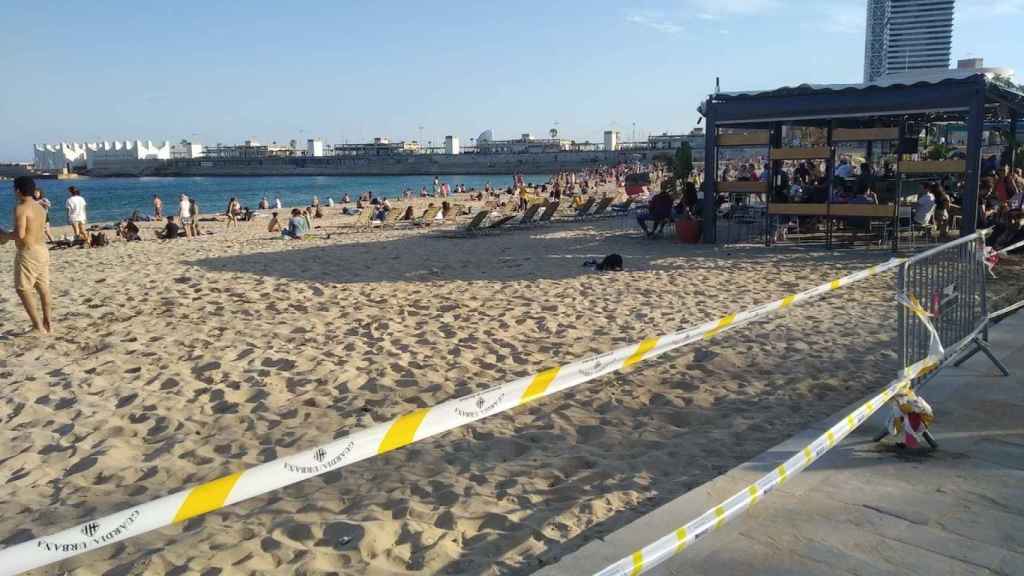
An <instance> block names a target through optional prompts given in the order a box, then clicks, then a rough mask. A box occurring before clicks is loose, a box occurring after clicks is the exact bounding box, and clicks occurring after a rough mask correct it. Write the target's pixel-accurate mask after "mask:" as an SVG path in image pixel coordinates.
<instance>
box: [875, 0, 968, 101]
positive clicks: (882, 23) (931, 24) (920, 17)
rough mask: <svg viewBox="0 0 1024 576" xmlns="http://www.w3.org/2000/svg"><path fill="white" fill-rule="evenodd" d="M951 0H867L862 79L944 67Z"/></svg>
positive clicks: (950, 37)
mask: <svg viewBox="0 0 1024 576" xmlns="http://www.w3.org/2000/svg"><path fill="white" fill-rule="evenodd" d="M954 3H955V2H954V0H867V21H866V30H865V40H864V82H865V83H870V82H875V81H877V80H878V79H880V78H882V77H883V76H886V75H889V74H898V73H908V72H916V71H922V70H935V69H940V70H941V69H945V68H948V67H949V57H950V51H951V46H952V42H953V8H954Z"/></svg>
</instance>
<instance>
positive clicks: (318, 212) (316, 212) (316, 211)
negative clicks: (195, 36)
mask: <svg viewBox="0 0 1024 576" xmlns="http://www.w3.org/2000/svg"><path fill="white" fill-rule="evenodd" d="M323 217H324V211H323V209H322V208H320V203H319V202H317V203H316V204H314V205H313V218H323Z"/></svg>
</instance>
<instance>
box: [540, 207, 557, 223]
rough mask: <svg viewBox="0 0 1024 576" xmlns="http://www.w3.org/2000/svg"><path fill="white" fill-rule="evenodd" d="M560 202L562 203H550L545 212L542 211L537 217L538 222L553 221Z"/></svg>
mask: <svg viewBox="0 0 1024 576" xmlns="http://www.w3.org/2000/svg"><path fill="white" fill-rule="evenodd" d="M559 204H561V203H560V202H552V203H550V204H548V206H547V208H545V209H544V212H543V213H541V215H540V218H537V224H544V223H545V222H551V217H552V216H554V215H555V212H557V211H558V205H559Z"/></svg>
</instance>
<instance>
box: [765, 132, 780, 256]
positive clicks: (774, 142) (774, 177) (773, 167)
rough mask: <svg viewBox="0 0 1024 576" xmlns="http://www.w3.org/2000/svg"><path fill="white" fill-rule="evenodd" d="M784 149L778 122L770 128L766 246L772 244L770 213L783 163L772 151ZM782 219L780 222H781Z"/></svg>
mask: <svg viewBox="0 0 1024 576" xmlns="http://www.w3.org/2000/svg"><path fill="white" fill-rule="evenodd" d="M781 147H782V126H780V125H779V123H778V122H772V124H771V125H770V126H769V128H768V197H767V198H766V199H765V211H764V222H765V231H764V239H765V246H768V245H770V244H771V243H772V238H771V234H772V216H771V215H769V214H768V213H769V212H770V211H771V205H772V202H773V200H774V198H775V190H776V188H777V186H778V185H779V184H780V182H779V180H780V175H781V174H782V161H781V160H774V159H772V150H774V149H776V148H781ZM781 220H782V219H781V218H779V221H780V222H781Z"/></svg>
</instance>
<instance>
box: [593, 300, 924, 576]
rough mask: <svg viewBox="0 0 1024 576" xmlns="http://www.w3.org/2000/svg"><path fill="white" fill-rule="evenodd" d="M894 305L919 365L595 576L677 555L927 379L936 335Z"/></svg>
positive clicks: (625, 573)
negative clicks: (906, 323) (917, 339)
mask: <svg viewBox="0 0 1024 576" xmlns="http://www.w3.org/2000/svg"><path fill="white" fill-rule="evenodd" d="M897 299H898V300H899V301H900V302H901V303H902V304H903V305H905V306H907V307H908V308H910V309H911V310H912V311H913V312H914V314H915V315H917V317H918V318H919V319H920V320H921V322H922V323H923V324H924V325H925V327H926V328H927V329H928V331H929V333H930V334H931V346H930V348H929V355H928V356H927V357H926V358H924V359H923V360H921V361H919V362H917V363H915V364H912V365H911V366H908V367H906V368H904V369H903V370H902V371H901V373H900V375H899V376H898V377H897V378H896V379H895V380H893V381H891V382H890V383H889V384H888V385H886V387H885V389H884V390H882V391H881V392H879V393H878V394H877V395H875V397H873V398H871V399H870V400H868V401H867V402H865V403H864V404H861V405H860V406H859V407H858V408H857V409H856V410H854V411H853V412H851V413H849V414H847V415H846V416H845V417H843V418H841V419H840V420H839V422H836V424H835V425H834V426H832V427H831V428H829V429H828V430H827V431H825V433H824V434H822V435H821V436H818V437H817V438H816V439H815V440H814V441H813V442H811V443H810V444H808V445H807V446H804V447H803V448H802V449H801V450H798V451H796V453H794V454H793V456H792V457H791V458H789V459H788V460H786V461H785V462H783V463H782V464H779V466H778V467H776V468H775V469H774V470H772V471H771V472H769V473H768V474H765V475H764V476H762V477H761V478H760V479H758V480H757V481H756V482H754V483H753V484H751V485H749V486H747V487H746V488H744V489H743V490H740V491H739V492H737V493H736V494H733V495H732V497H730V498H729V499H727V500H726V501H724V502H722V503H721V504H719V505H718V506H715V507H713V508H710V509H709V510H708V511H706V512H704V514H702V515H700V516H699V517H697V519H696V520H693V521H692V522H690V523H688V524H686V525H685V526H682V527H680V528H677V529H676V530H675V531H673V532H671V533H669V534H666V535H665V536H662V537H661V538H659V539H658V540H656V541H654V542H652V543H651V544H649V545H647V546H645V547H643V548H641V549H640V550H637V551H635V552H633V553H632V554H630V555H629V556H627V557H625V558H623V559H621V560H619V561H618V562H615V563H614V564H612V565H611V566H608V567H607V568H605V569H604V570H601V571H600V572H598V573H597V574H596V576H639V575H640V574H643V573H645V572H647V571H649V570H651V569H652V568H654V567H655V566H657V565H659V564H661V563H663V562H665V561H666V560H668V559H669V558H671V557H672V556H675V555H676V554H678V553H680V552H682V551H683V550H685V549H686V547H687V546H689V545H691V544H693V543H694V542H696V541H697V540H699V539H701V538H702V537H704V536H706V535H707V534H710V533H711V532H713V531H715V530H718V529H719V528H721V527H722V526H723V525H725V523H726V522H729V521H730V520H732V519H733V518H736V517H737V516H739V515H740V514H742V513H743V512H745V511H746V510H747V509H748V508H750V507H751V506H753V505H754V504H756V503H757V501H758V500H759V499H760V498H762V497H764V496H765V495H767V494H768V493H770V492H771V491H772V490H774V489H775V488H777V487H779V486H781V485H782V484H783V483H784V482H785V481H786V480H787V479H789V478H791V477H793V476H795V475H797V474H799V473H800V472H802V471H803V470H804V469H805V468H807V467H808V466H810V465H811V464H813V463H814V462H815V461H816V460H818V459H819V458H821V457H822V456H824V455H825V453H826V452H828V451H829V450H831V449H832V448H833V447H835V446H836V445H837V444H839V443H840V442H842V441H843V439H844V438H846V437H847V436H849V434H850V433H851V432H853V431H854V430H856V429H857V427H858V426H860V425H861V424H862V423H863V422H864V421H865V420H867V419H868V418H870V417H871V415H872V414H874V413H875V412H877V411H878V410H879V409H880V408H881V407H883V406H885V404H886V403H887V402H888V401H889V400H891V399H892V398H893V397H894V396H896V395H897V394H899V393H900V392H902V391H903V390H905V389H908V388H909V387H910V386H911V384H912V383H913V382H914V380H915V379H917V378H920V377H921V376H924V375H926V374H928V373H929V372H930V371H932V370H934V369H935V368H937V367H938V366H939V365H940V363H941V361H942V359H943V355H944V351H943V349H942V343H941V342H940V341H939V333H938V331H937V330H936V329H935V327H934V325H933V324H932V322H931V320H930V315H929V314H928V312H927V311H926V310H925V309H924V307H923V306H921V304H920V302H918V301H917V299H916V298H914V297H913V296H909V297H908V296H906V295H902V294H901V295H899V296H898V297H897Z"/></svg>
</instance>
